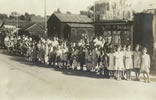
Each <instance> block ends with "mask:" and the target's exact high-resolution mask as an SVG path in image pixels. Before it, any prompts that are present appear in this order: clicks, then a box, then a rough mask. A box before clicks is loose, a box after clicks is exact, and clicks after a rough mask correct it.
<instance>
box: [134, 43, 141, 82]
mask: <svg viewBox="0 0 156 100" xmlns="http://www.w3.org/2000/svg"><path fill="white" fill-rule="evenodd" d="M139 48H140V46H139V45H138V44H137V45H136V47H135V51H134V52H133V67H134V70H135V75H136V80H137V81H139V80H140V64H141V52H140V51H139Z"/></svg>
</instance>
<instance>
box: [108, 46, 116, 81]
mask: <svg viewBox="0 0 156 100" xmlns="http://www.w3.org/2000/svg"><path fill="white" fill-rule="evenodd" d="M110 51H111V52H110V53H109V54H107V55H108V70H109V75H110V78H111V79H113V78H114V72H115V70H114V49H111V50H110Z"/></svg>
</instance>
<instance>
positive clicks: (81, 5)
mask: <svg viewBox="0 0 156 100" xmlns="http://www.w3.org/2000/svg"><path fill="white" fill-rule="evenodd" d="M46 1H47V3H46V4H47V6H46V8H47V10H46V11H47V15H51V14H52V13H53V12H54V11H56V10H57V8H60V10H61V12H64V13H65V12H66V11H70V12H71V13H74V14H79V12H80V10H86V9H87V7H88V6H90V5H93V4H94V2H95V1H97V0H46ZM130 1H131V3H132V7H133V9H134V10H135V11H138V12H140V11H142V10H143V9H146V8H156V0H130ZM149 5H151V6H152V7H149ZM14 11H16V12H18V13H19V14H24V13H25V12H28V13H31V14H36V15H42V16H43V15H44V0H0V13H6V14H10V13H11V12H14Z"/></svg>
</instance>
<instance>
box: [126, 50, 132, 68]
mask: <svg viewBox="0 0 156 100" xmlns="http://www.w3.org/2000/svg"><path fill="white" fill-rule="evenodd" d="M132 56H133V52H131V51H126V53H125V55H124V63H125V69H133V60H132Z"/></svg>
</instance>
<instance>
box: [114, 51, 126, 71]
mask: <svg viewBox="0 0 156 100" xmlns="http://www.w3.org/2000/svg"><path fill="white" fill-rule="evenodd" d="M114 57H115V58H114V59H115V66H114V69H115V70H124V62H123V57H124V54H123V52H116V53H115V54H114Z"/></svg>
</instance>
